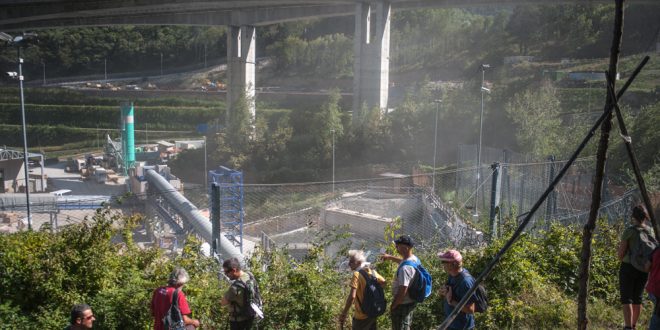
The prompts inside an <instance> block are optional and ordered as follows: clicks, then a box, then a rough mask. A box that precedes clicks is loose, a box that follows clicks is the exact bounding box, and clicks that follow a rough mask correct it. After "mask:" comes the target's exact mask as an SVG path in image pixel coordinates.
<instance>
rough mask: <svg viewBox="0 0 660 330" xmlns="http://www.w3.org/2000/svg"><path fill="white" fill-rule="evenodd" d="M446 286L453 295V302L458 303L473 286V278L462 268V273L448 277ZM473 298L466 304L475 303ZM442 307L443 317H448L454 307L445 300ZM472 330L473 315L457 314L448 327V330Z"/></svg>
mask: <svg viewBox="0 0 660 330" xmlns="http://www.w3.org/2000/svg"><path fill="white" fill-rule="evenodd" d="M447 284H448V285H449V286H450V287H451V292H452V294H453V301H455V302H459V301H461V299H463V296H465V294H466V293H467V292H468V291H469V290H470V289H471V288H472V287H473V286H474V277H472V275H470V273H469V272H468V271H467V269H465V268H463V271H462V272H461V273H460V274H458V275H456V276H449V280H448V281H447ZM475 298H476V297H475V296H474V295H472V299H470V300H468V304H471V303H473V302H475ZM442 301H443V305H444V310H445V317H447V316H449V314H451V312H452V311H453V310H454V306H451V305H449V303H448V302H447V299H443V300H442ZM473 328H474V314H465V313H463V312H460V313H458V315H456V318H455V319H454V321H453V322H451V324H450V325H449V329H473Z"/></svg>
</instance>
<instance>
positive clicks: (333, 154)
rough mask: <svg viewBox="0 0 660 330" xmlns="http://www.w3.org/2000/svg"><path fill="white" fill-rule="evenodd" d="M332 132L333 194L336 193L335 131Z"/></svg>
mask: <svg viewBox="0 0 660 330" xmlns="http://www.w3.org/2000/svg"><path fill="white" fill-rule="evenodd" d="M330 131H331V132H332V193H333V194H334V193H335V130H334V129H333V130H330Z"/></svg>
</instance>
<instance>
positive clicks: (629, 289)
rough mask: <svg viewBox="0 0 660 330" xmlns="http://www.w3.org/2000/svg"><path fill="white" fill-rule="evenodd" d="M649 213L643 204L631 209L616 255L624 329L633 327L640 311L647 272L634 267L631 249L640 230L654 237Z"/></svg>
mask: <svg viewBox="0 0 660 330" xmlns="http://www.w3.org/2000/svg"><path fill="white" fill-rule="evenodd" d="M648 218H649V215H648V213H647V212H646V208H645V207H644V205H637V206H635V207H634V208H633V209H632V217H631V225H630V226H629V227H628V228H626V230H625V231H624V232H623V234H622V235H621V242H620V243H619V248H618V250H617V255H618V257H619V260H620V261H621V266H620V267H619V292H620V294H621V305H622V309H623V322H624V325H625V326H624V329H635V327H636V325H637V320H638V319H639V314H640V313H641V311H642V293H643V291H644V286H645V285H646V280H647V279H648V273H646V272H644V271H642V270H639V269H637V268H635V266H633V264H632V259H631V258H632V257H631V254H632V251H633V249H634V247H636V246H638V244H639V242H640V239H641V236H642V231H643V232H645V235H648V237H655V236H654V235H653V229H651V228H650V227H649V226H648V221H647V220H648Z"/></svg>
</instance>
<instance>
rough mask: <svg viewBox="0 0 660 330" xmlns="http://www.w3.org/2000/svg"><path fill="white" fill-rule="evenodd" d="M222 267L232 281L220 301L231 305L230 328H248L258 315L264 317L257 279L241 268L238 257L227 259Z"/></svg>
mask: <svg viewBox="0 0 660 330" xmlns="http://www.w3.org/2000/svg"><path fill="white" fill-rule="evenodd" d="M222 269H223V271H224V273H225V275H227V277H229V279H230V280H231V281H232V283H231V285H230V286H229V289H227V291H226V292H225V295H224V296H223V297H222V300H221V301H220V304H221V305H222V306H229V328H230V330H248V329H250V328H251V327H252V324H253V323H254V319H255V318H256V317H263V314H261V313H262V312H261V295H260V294H259V285H258V284H257V280H256V279H255V278H254V276H253V275H252V274H250V273H249V272H247V271H243V270H242V269H241V262H240V261H238V259H236V258H230V259H227V260H225V261H224V262H223V263H222Z"/></svg>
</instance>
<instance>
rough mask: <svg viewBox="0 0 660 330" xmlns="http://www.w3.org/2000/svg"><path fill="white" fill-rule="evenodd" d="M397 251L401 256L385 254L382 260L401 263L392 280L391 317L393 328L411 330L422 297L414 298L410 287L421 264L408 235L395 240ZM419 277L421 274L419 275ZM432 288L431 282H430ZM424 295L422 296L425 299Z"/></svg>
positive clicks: (395, 329)
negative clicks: (414, 312) (414, 313)
mask: <svg viewBox="0 0 660 330" xmlns="http://www.w3.org/2000/svg"><path fill="white" fill-rule="evenodd" d="M394 244H395V246H396V251H397V252H398V253H399V255H401V258H399V257H396V256H392V255H389V254H383V255H382V256H381V259H382V260H389V261H394V262H396V263H398V264H399V268H397V270H396V274H395V275H394V281H393V282H392V297H393V298H392V300H393V301H392V305H390V318H391V319H392V330H410V328H411V326H412V316H413V311H414V310H415V307H416V306H417V302H419V301H420V299H414V298H413V297H411V295H410V293H411V292H410V291H409V287H411V285H412V284H413V279H415V275H416V273H417V272H418V271H417V268H418V266H421V263H420V261H419V258H417V256H415V255H414V254H413V247H414V246H415V242H414V241H413V239H412V237H410V236H408V235H401V236H399V237H398V238H397V239H396V240H395V241H394ZM417 279H419V275H418V277H417ZM429 288H430V283H429ZM424 298H426V296H424V297H423V298H421V300H423V299H424Z"/></svg>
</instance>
